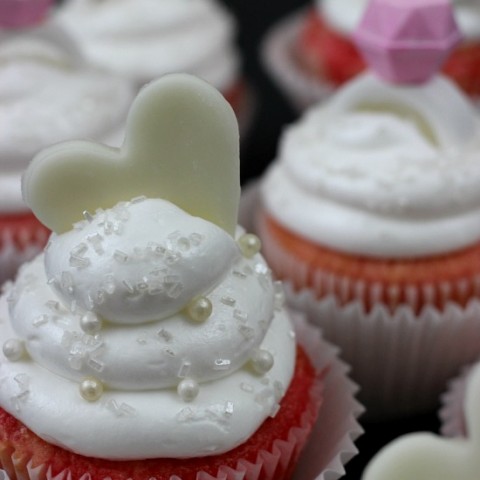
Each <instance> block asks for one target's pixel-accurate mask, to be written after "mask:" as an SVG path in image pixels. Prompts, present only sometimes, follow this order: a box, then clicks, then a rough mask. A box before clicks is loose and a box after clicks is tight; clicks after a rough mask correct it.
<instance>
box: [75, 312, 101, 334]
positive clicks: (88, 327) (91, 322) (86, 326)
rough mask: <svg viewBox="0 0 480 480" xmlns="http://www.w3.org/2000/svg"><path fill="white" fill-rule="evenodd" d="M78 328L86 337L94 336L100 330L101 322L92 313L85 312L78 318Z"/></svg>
mask: <svg viewBox="0 0 480 480" xmlns="http://www.w3.org/2000/svg"><path fill="white" fill-rule="evenodd" d="M80 328H81V329H82V330H83V331H84V332H85V333H86V334H88V335H95V334H96V333H98V332H99V331H100V330H101V329H102V320H101V319H100V318H98V317H97V315H96V314H95V313H94V312H87V313H85V315H82V318H80Z"/></svg>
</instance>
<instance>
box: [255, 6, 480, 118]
mask: <svg viewBox="0 0 480 480" xmlns="http://www.w3.org/2000/svg"><path fill="white" fill-rule="evenodd" d="M367 4H368V0H316V2H315V4H314V6H313V7H310V8H309V9H307V10H302V11H301V12H298V13H295V14H294V15H291V16H290V17H288V18H287V19H286V20H284V21H282V22H281V23H280V24H279V25H277V26H275V27H274V28H273V29H272V31H271V32H270V34H269V35H268V37H267V40H266V42H265V48H264V58H265V64H266V66H267V68H268V70H269V71H270V72H271V74H272V76H273V77H274V78H275V80H276V81H277V82H278V84H279V86H280V87H281V88H282V89H283V90H284V91H285V93H286V94H287V95H288V97H289V98H290V99H291V100H292V101H293V104H294V105H295V106H296V107H297V108H299V109H303V108H305V107H306V106H308V105H310V104H312V103H314V102H317V101H319V100H323V99H325V98H326V97H327V96H328V95H330V94H331V93H332V91H334V90H335V89H337V88H338V87H339V86H340V85H343V84H344V83H345V82H346V81H348V80H350V79H352V78H353V77H354V76H356V75H357V74H358V73H360V72H361V71H363V70H364V69H365V62H364V60H363V58H362V56H361V54H360V52H359V51H358V49H357V48H356V46H355V43H354V41H353V39H352V34H353V32H354V30H355V28H356V26H357V24H358V22H359V21H360V19H361V18H362V15H363V13H364V11H365V8H366V6H367ZM452 4H453V7H454V10H455V17H456V20H457V22H458V25H459V28H460V30H461V32H462V35H463V37H464V41H463V42H462V43H461V44H460V45H459V46H458V48H456V49H455V50H454V51H453V52H452V54H451V56H450V57H449V59H448V60H447V61H446V63H445V65H444V67H443V71H444V73H445V74H446V75H448V76H449V77H451V78H452V79H453V80H455V82H457V84H458V85H459V86H460V87H461V88H462V89H463V90H464V91H465V92H466V93H467V94H468V95H470V96H472V97H473V98H474V99H475V100H477V99H478V98H480V82H479V81H478V78H479V75H480V71H479V69H480V5H479V4H478V2H477V1H476V0H452Z"/></svg>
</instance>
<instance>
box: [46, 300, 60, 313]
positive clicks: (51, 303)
mask: <svg viewBox="0 0 480 480" xmlns="http://www.w3.org/2000/svg"><path fill="white" fill-rule="evenodd" d="M45 305H46V306H47V307H48V308H49V309H50V310H51V311H52V312H54V313H59V312H61V310H62V309H61V307H60V303H59V302H57V301H55V300H48V301H47V302H46V303H45Z"/></svg>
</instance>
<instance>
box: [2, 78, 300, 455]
mask: <svg viewBox="0 0 480 480" xmlns="http://www.w3.org/2000/svg"><path fill="white" fill-rule="evenodd" d="M87 182H88V184H89V187H88V189H87V188H85V185H86V184H87ZM23 190H24V196H25V200H26V202H27V204H28V205H29V206H30V207H31V208H32V210H33V212H34V213H35V214H36V215H37V216H38V218H39V219H40V220H41V221H42V222H43V223H45V225H46V226H48V227H49V228H51V229H52V230H53V231H54V232H55V233H53V234H52V236H51V239H50V242H49V244H48V246H47V248H46V251H45V253H44V254H42V255H40V256H39V257H37V259H35V260H34V261H33V262H32V263H30V264H27V265H25V266H23V267H22V269H21V271H20V272H19V275H18V278H17V280H16V282H15V283H14V284H10V285H9V286H8V287H7V289H6V290H7V291H6V293H5V295H4V296H3V297H2V298H1V299H0V319H1V320H2V321H1V323H0V334H1V335H2V338H4V339H7V338H9V340H7V341H6V342H5V343H4V346H3V356H2V357H0V371H1V374H2V379H3V380H2V389H1V391H0V405H1V406H2V407H3V408H4V409H6V410H7V411H8V412H10V413H11V414H12V415H14V416H15V417H17V418H18V419H20V420H21V421H22V422H23V423H24V424H25V425H26V426H28V427H29V428H30V429H31V430H33V431H34V432H35V433H37V434H38V435H39V436H40V437H42V438H44V439H45V440H47V441H49V442H51V443H54V444H56V445H59V446H62V447H64V448H66V449H70V450H72V451H74V452H76V453H80V454H82V455H87V456H93V457H100V458H107V459H123V460H126V459H142V458H158V457H175V458H184V457H192V456H205V455H215V454H219V453H223V452H225V451H228V450H230V449H232V448H234V447H236V446H237V445H239V444H241V443H243V442H244V441H245V440H246V439H248V438H249V436H251V435H252V434H253V433H254V432H255V431H256V430H257V429H258V427H259V426H260V425H261V424H262V422H263V421H264V420H265V419H266V418H267V417H268V416H270V415H274V414H275V412H276V411H277V408H278V403H279V401H280V399H281V398H282V396H283V393H284V392H285V390H286V388H287V387H288V385H289V382H290V380H291V377H292V375H293V369H294V362H295V341H294V333H293V331H292V327H291V325H290V322H289V320H288V318H287V315H286V312H285V311H284V309H283V307H282V295H281V291H280V290H279V286H278V285H277V284H276V283H274V282H273V281H272V278H271V274H270V271H269V269H268V267H267V265H266V264H265V262H264V260H263V258H262V257H261V256H260V255H259V253H258V251H259V248H260V245H259V241H258V239H257V238H256V237H255V236H253V235H248V234H244V233H243V232H242V231H241V230H239V229H238V228H237V227H236V226H235V222H236V216H237V209H238V202H239V193H240V189H239V160H238V127H237V124H236V120H235V116H234V114H233V111H232V110H231V108H230V106H228V104H227V103H226V101H225V100H224V99H223V97H222V96H221V94H220V93H218V92H217V91H216V90H214V89H213V88H212V87H211V86H209V85H208V84H206V83H204V82H203V81H201V80H198V79H195V78H193V77H189V76H187V75H169V76H166V77H163V78H162V79H160V80H158V81H157V82H153V83H152V84H149V85H148V86H146V87H145V88H144V89H143V90H142V91H141V92H140V94H139V95H138V97H137V99H136V101H135V102H134V104H133V106H132V109H131V111H130V114H129V117H128V122H127V135H126V138H125V142H124V145H123V146H122V148H121V149H114V148H109V147H104V146H101V145H94V144H90V143H87V142H70V143H65V144H59V145H56V146H54V147H51V148H49V149H47V150H45V151H43V152H42V153H40V154H39V155H37V157H36V158H35V159H34V160H33V162H32V164H31V165H30V167H29V169H28V170H27V172H26V174H25V177H24V181H23ZM143 194H145V195H146V196H144V195H143ZM67 198H68V199H69V200H66V199H67ZM122 199H126V200H122ZM72 224H73V226H72ZM39 411H41V412H42V415H39V414H38V412H39ZM72 432H74V434H73V435H72Z"/></svg>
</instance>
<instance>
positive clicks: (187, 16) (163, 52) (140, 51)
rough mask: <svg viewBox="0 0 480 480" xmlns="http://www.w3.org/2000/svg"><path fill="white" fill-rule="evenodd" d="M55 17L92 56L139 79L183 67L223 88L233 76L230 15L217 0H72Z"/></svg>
mask: <svg viewBox="0 0 480 480" xmlns="http://www.w3.org/2000/svg"><path fill="white" fill-rule="evenodd" d="M58 19H59V21H60V22H61V24H62V25H64V26H65V27H66V29H67V30H68V31H70V32H71V33H72V34H73V35H74V36H75V38H77V40H78V42H79V44H80V46H81V47H82V50H83V52H84V54H85V56H86V58H88V59H89V60H90V61H91V62H93V63H94V64H96V65H99V66H101V67H103V68H107V69H109V70H112V71H114V72H116V73H118V74H121V75H124V76H126V77H128V78H131V79H134V80H135V81H137V82H139V83H145V82H146V81H149V80H151V79H152V78H155V77H158V76H160V75H163V74H165V73H171V72H186V73H192V74H194V75H197V76H199V77H201V78H203V79H204V80H207V81H208V82H209V83H211V84H212V85H214V86H215V87H217V88H218V89H220V90H224V89H226V88H228V87H230V86H231V85H232V83H233V82H234V81H235V78H236V76H237V70H238V54H237V52H236V50H235V48H234V46H233V35H234V23H233V19H232V18H231V17H230V15H228V14H227V12H226V11H225V10H224V9H223V8H222V7H221V5H220V4H219V3H218V2H216V1H215V0H102V1H101V2H99V1H98V0H71V1H69V2H65V3H64V4H63V6H62V7H61V8H60V10H59V13H58Z"/></svg>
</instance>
